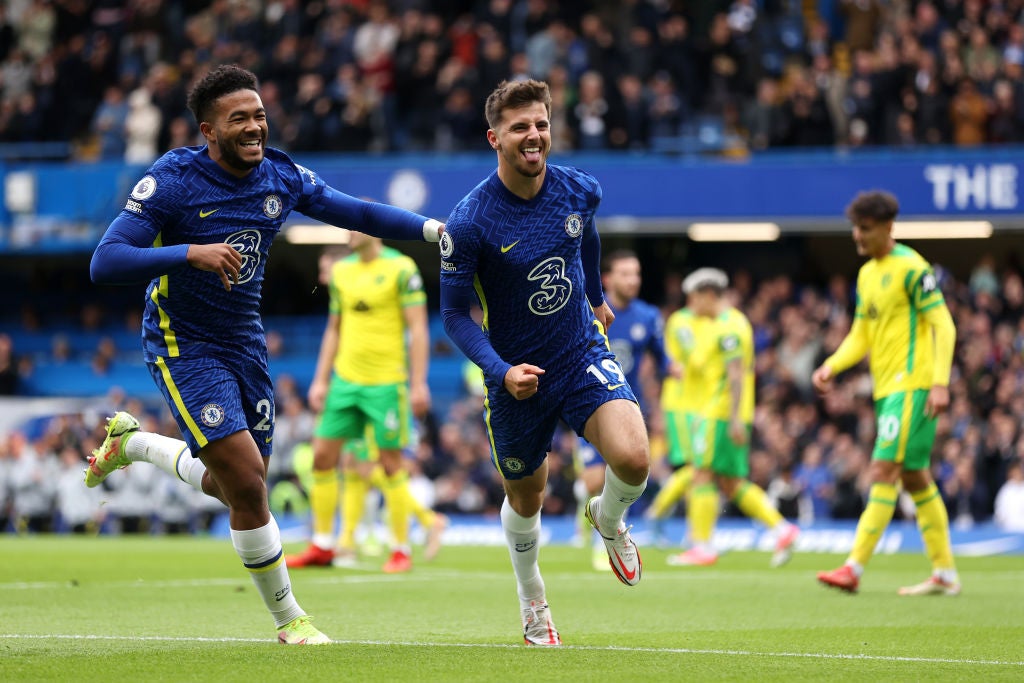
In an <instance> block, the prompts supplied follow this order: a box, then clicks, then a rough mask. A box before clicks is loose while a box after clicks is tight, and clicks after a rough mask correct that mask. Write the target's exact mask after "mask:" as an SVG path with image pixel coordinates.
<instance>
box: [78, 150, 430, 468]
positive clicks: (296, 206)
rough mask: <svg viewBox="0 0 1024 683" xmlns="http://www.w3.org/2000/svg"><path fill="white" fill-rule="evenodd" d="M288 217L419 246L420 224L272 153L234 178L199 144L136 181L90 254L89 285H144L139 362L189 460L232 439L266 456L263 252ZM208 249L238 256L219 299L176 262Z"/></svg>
mask: <svg viewBox="0 0 1024 683" xmlns="http://www.w3.org/2000/svg"><path fill="white" fill-rule="evenodd" d="M293 210H295V211H299V212H300V213H302V214H304V215H307V216H310V217H312V218H316V219H319V220H322V221H324V222H326V223H331V224H333V225H339V226H344V227H350V228H352V229H356V230H361V231H363V232H366V233H368V234H373V235H375V236H379V237H386V238H395V239H423V238H424V234H425V231H426V230H425V223H426V222H427V221H428V219H426V218H424V217H423V216H420V215H418V214H415V213H411V212H408V211H405V210H403V209H398V208H396V207H392V206H389V205H386V204H376V203H373V202H364V201H362V200H358V199H356V198H354V197H350V196H349V195H346V194H343V193H341V192H338V191H337V190H334V189H333V188H331V187H330V186H328V185H326V184H325V183H324V181H323V180H322V179H321V178H320V177H319V176H318V175H317V174H315V173H314V172H312V171H310V170H308V169H306V168H303V167H302V166H299V165H297V164H295V163H294V162H293V161H292V160H291V159H290V158H289V157H288V156H287V155H286V154H285V153H284V152H281V151H279V150H275V149H267V150H266V152H265V155H264V159H263V161H262V162H261V163H260V164H259V165H258V166H256V167H255V168H253V169H252V171H251V172H250V173H249V174H248V175H246V176H245V177H244V178H238V177H236V176H234V175H232V174H230V173H228V172H227V171H225V170H224V169H223V168H221V167H220V166H219V165H218V164H217V162H216V161H214V160H213V159H211V158H210V156H209V154H208V151H207V148H206V147H205V146H202V147H184V148H179V149H175V150H172V151H170V152H167V153H166V154H164V155H163V156H162V157H161V158H160V159H158V160H157V161H156V162H155V163H154V164H153V165H152V166H151V167H150V168H149V169H148V170H147V171H146V173H145V175H144V176H143V178H142V179H141V180H139V182H138V183H137V184H136V185H135V187H134V189H133V190H132V192H131V195H130V197H129V198H128V200H127V203H126V204H125V207H124V209H122V211H121V212H120V214H119V215H118V216H117V217H116V218H115V219H114V221H113V222H112V223H111V225H110V226H109V227H108V228H107V231H106V233H105V234H104V236H103V238H102V239H101V241H100V244H99V245H98V246H97V248H96V251H95V253H94V254H93V260H92V264H91V273H92V278H93V280H94V281H95V282H99V283H106V284H128V283H135V282H146V281H148V282H149V285H148V287H147V290H146V300H145V312H144V316H143V323H142V345H143V353H144V359H145V361H146V363H147V366H148V367H149V370H150V373H151V374H152V375H153V379H154V381H155V382H156V384H157V386H158V387H159V388H160V391H161V393H162V394H163V396H164V398H165V400H166V401H167V405H168V406H169V407H170V409H171V412H172V413H173V415H174V417H175V420H176V421H177V423H178V426H179V427H180V429H181V432H182V435H183V437H184V439H185V442H186V443H187V444H188V445H189V448H190V449H191V450H192V454H193V455H197V454H198V453H199V451H200V449H202V448H203V447H204V446H206V444H207V443H209V442H211V441H215V440H217V439H221V438H223V437H226V436H228V435H230V434H233V433H235V432H238V431H241V430H248V431H249V432H250V433H251V434H252V436H253V438H254V439H255V441H256V443H257V445H258V446H259V448H260V451H261V453H263V455H269V454H270V452H271V450H272V441H273V436H274V392H273V386H272V383H271V379H270V374H269V369H268V363H267V347H266V338H265V334H264V330H263V324H262V321H261V318H260V310H259V309H260V292H261V289H262V286H263V274H264V269H265V267H266V261H267V257H268V255H269V250H270V245H271V243H272V242H273V240H274V238H275V236H276V235H277V233H278V232H279V231H280V230H281V227H282V225H283V224H284V222H285V219H286V218H287V217H288V215H289V213H291V211H293ZM219 242H223V243H226V244H229V245H231V246H232V247H234V248H235V249H236V250H237V251H238V253H239V254H240V255H241V257H242V265H241V267H240V269H239V278H238V282H237V283H232V287H231V290H230V291H227V290H225V289H224V286H223V284H222V282H221V279H220V276H219V275H218V274H217V273H213V272H208V271H203V270H199V269H197V268H194V267H192V266H191V265H189V263H188V262H187V258H186V255H187V252H188V248H189V245H191V244H213V243H219Z"/></svg>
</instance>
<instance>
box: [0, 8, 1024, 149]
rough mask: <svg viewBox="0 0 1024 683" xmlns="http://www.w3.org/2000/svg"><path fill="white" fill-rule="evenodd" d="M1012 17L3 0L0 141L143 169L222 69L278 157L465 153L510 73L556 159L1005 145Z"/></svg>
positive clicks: (1018, 55) (1018, 84) (1016, 98)
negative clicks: (700, 144) (247, 99)
mask: <svg viewBox="0 0 1024 683" xmlns="http://www.w3.org/2000/svg"><path fill="white" fill-rule="evenodd" d="M1022 21H1024V2H1021V0H1001V1H999V2H982V0H916V1H915V0H821V1H819V2H817V3H808V2H800V1H798V0H706V1H702V2H685V1H683V0H632V1H630V2H613V1H610V0H603V1H602V0H592V1H589V2H586V1H583V0H562V1H561V2H545V1H543V0H444V1H436V2H426V1H416V0H392V1H391V2H385V1H384V0H358V1H357V0H322V1H318V2H299V0H181V1H175V2H172V1H170V0H129V1H128V2H120V1H114V0H92V1H89V0H10V1H9V2H5V3H3V5H2V6H0V81H2V93H3V94H2V97H0V143H40V142H58V143H67V144H66V145H65V146H64V147H63V148H62V149H64V148H66V149H69V150H71V152H70V154H73V155H74V156H75V157H77V158H81V159H97V158H103V159H125V160H127V161H129V162H135V163H147V162H149V161H151V160H153V159H155V158H156V157H157V156H158V154H159V152H161V151H162V150H165V149H167V148H170V147H175V146H181V145H186V144H192V143H193V142H195V141H196V139H197V135H196V127H195V124H194V122H193V121H192V119H191V117H190V116H189V114H188V112H187V111H186V110H185V109H184V105H183V103H184V102H185V96H184V95H185V93H186V92H187V90H188V88H189V87H190V85H191V83H192V82H194V80H195V79H196V78H197V77H199V76H201V75H202V74H203V73H204V72H205V71H206V70H207V69H208V68H209V67H210V65H211V64H217V63H223V62H236V63H239V64H241V65H243V66H245V67H247V68H249V69H251V70H253V71H254V72H256V73H257V75H258V76H259V77H260V78H261V82H262V96H263V100H264V103H265V104H266V107H267V110H268V115H269V119H270V121H271V122H272V125H271V140H270V142H271V144H272V145H273V146H277V147H282V148H284V149H286V150H289V151H292V152H303V151H371V152H381V151H403V152H407V151H459V150H481V149H482V148H483V136H482V135H481V134H480V131H481V130H482V129H483V128H484V125H483V121H482V117H481V112H482V111H483V98H484V97H485V96H486V94H487V93H488V92H490V90H491V88H492V87H493V86H494V85H495V84H496V83H497V82H498V81H499V80H501V79H502V78H506V77H509V76H511V77H512V78H520V77H527V76H529V77H534V78H540V79H543V80H546V81H548V82H549V83H550V85H551V88H552V94H553V115H552V118H553V123H554V125H553V129H554V131H555V132H556V135H555V139H554V140H553V146H554V150H555V151H556V152H557V151H568V150H606V149H620V150H621V149H625V150H659V149H660V150H677V151H678V150H680V149H686V147H684V146H681V145H680V144H679V141H680V140H682V139H686V138H687V137H688V136H689V137H690V138H692V137H693V136H694V135H695V134H696V133H695V131H696V130H697V129H698V128H700V127H702V126H703V127H704V128H705V130H710V131H712V133H711V136H710V138H708V137H704V138H703V139H704V142H705V144H706V147H704V148H701V149H704V150H705V151H708V152H720V153H723V154H731V155H743V154H747V153H750V152H752V151H760V150H765V149H771V148H779V147H784V148H793V147H801V148H802V147H813V146H834V145H842V146H849V147H861V146H865V145H887V146H891V147H894V148H910V147H915V146H919V145H934V144H943V143H944V144H955V145H961V146H965V145H977V144H982V143H1000V142H1021V141H1024V78H1022V68H1024V67H1022V65H1024V24H1022ZM26 149H29V148H26V147H19V146H14V147H13V148H11V149H9V150H8V151H7V154H9V155H12V156H17V155H18V154H19V153H25V150H26ZM19 150H21V151H20V152H19Z"/></svg>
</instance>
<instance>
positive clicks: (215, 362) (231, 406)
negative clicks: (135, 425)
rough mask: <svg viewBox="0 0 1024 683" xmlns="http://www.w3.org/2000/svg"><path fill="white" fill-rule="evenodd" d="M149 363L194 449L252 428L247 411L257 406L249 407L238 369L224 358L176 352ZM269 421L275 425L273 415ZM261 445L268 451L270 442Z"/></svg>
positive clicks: (182, 432)
mask: <svg viewBox="0 0 1024 683" xmlns="http://www.w3.org/2000/svg"><path fill="white" fill-rule="evenodd" d="M147 366H148V368H149V372H150V374H151V375H152V376H153V380H154V381H155V382H156V385H157V387H158V388H159V389H160V392H161V393H162V394H163V396H164V400H165V401H166V402H167V405H168V407H169V408H170V411H171V414H172V415H173V416H174V420H175V422H177V423H178V428H179V429H180V430H181V434H182V437H183V438H184V440H185V443H187V444H188V446H189V449H190V450H191V451H192V452H193V453H199V452H200V451H201V450H202V449H203V448H205V447H206V446H207V445H208V444H210V443H212V442H214V441H217V440H219V439H224V438H226V437H228V436H230V435H232V434H234V433H236V432H238V431H241V430H245V431H248V430H249V428H250V424H249V420H248V415H249V413H250V412H254V411H255V410H256V408H255V406H252V410H247V408H246V405H245V401H244V398H243V390H242V387H241V385H240V383H239V373H238V372H237V371H236V369H235V368H233V367H230V366H229V364H228V363H226V362H225V361H224V360H223V359H220V358H217V357H212V356H175V357H172V358H157V359H156V361H154V362H151V363H148V364H147ZM266 390H267V391H269V392H270V393H269V396H266V397H265V398H266V399H267V400H268V401H270V403H269V404H268V408H269V410H270V413H269V415H270V416H271V418H272V416H273V403H272V401H273V391H272V389H270V388H267V389H266ZM270 424H271V427H272V425H273V420H272V419H271V421H270ZM270 435H271V436H272V435H273V431H272V429H271V431H270ZM262 446H264V447H261V448H260V452H261V453H263V454H269V452H270V444H269V442H268V443H266V444H263V445H262Z"/></svg>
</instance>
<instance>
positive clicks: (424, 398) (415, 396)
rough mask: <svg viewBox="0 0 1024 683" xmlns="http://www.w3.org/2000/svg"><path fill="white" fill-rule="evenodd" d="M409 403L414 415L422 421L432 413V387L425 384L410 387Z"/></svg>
mask: <svg viewBox="0 0 1024 683" xmlns="http://www.w3.org/2000/svg"><path fill="white" fill-rule="evenodd" d="M409 403H410V404H412V414H413V415H415V416H416V417H418V418H420V419H422V418H423V417H425V416H426V414H427V413H428V412H430V387H429V386H427V384H426V383H425V382H420V383H416V384H411V385H409Z"/></svg>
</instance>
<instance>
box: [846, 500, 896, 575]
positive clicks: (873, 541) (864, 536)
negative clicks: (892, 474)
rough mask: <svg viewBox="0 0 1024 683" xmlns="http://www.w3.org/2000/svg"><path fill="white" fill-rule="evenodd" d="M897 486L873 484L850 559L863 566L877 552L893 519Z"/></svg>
mask: <svg viewBox="0 0 1024 683" xmlns="http://www.w3.org/2000/svg"><path fill="white" fill-rule="evenodd" d="M897 495H898V494H897V492H896V487H895V486H893V485H892V484H872V486H871V491H870V492H869V493H868V504H867V507H865V508H864V512H862V513H861V516H860V520H859V521H858V522H857V533H856V535H855V536H854V538H853V549H852V550H851V551H850V558H849V559H850V561H852V562H855V563H857V565H859V566H861V567H863V566H865V565H866V564H867V563H868V560H870V559H871V555H872V554H873V553H874V552H875V546H876V545H878V541H879V539H880V538H882V534H884V533H885V530H886V529H887V528H888V526H889V522H891V521H892V515H893V513H894V512H895V511H896V497H897Z"/></svg>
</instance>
